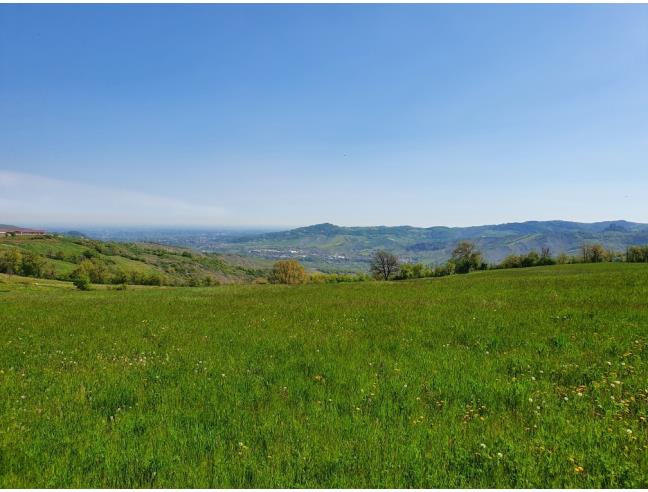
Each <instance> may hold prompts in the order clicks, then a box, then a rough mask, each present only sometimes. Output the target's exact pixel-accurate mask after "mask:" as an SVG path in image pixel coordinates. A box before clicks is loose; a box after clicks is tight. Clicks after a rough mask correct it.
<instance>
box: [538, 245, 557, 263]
mask: <svg viewBox="0 0 648 492" xmlns="http://www.w3.org/2000/svg"><path fill="white" fill-rule="evenodd" d="M555 264H556V260H554V259H553V258H552V257H551V250H550V249H549V247H547V246H545V247H544V248H542V251H541V252H540V259H539V260H538V265H555Z"/></svg>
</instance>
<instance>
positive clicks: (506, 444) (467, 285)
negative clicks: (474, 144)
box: [0, 264, 648, 487]
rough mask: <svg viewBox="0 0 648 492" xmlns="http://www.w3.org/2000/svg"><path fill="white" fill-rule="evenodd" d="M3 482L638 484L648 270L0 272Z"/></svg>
mask: <svg viewBox="0 0 648 492" xmlns="http://www.w3.org/2000/svg"><path fill="white" fill-rule="evenodd" d="M0 328H1V329H0V487H641V486H643V487H646V486H648V422H647V419H648V265H632V264H599V265H566V266H557V267H543V268H531V269H518V270H508V271H507V270H502V271H489V272H480V273H474V274H469V275H463V276H460V275H457V276H451V277H445V278H439V279H429V280H420V281H405V282H389V283H378V282H366V283H350V284H337V285H335V284H325V285H304V286H298V287H287V286H273V285H227V286H218V287H213V288H195V289H190V288H146V287H144V288H138V289H135V288H129V289H128V290H126V291H113V290H106V289H102V290H93V291H90V292H81V291H77V290H74V289H72V288H70V286H69V285H68V284H66V283H62V282H49V281H39V280H33V279H32V280H24V279H18V278H11V279H10V278H9V277H6V276H0Z"/></svg>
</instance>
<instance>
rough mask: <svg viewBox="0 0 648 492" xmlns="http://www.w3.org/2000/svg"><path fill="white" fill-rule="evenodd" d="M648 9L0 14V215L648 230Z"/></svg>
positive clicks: (70, 220)
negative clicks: (564, 223)
mask: <svg viewBox="0 0 648 492" xmlns="http://www.w3.org/2000/svg"><path fill="white" fill-rule="evenodd" d="M647 88H648V5H607V6H605V5H575V6H574V5H544V6H537V5H521V6H515V5H496V6H484V5H454V6H452V5H451V6H448V5H400V6H399V5H396V6H394V5H392V6H389V5H355V6H344V5H302V6H299V5H275V6H270V5H229V6H228V5H194V6H179V5H166V6H164V5H163V6H159V5H158V6H146V5H144V6H137V5H85V6H83V5H63V6H53V5H24V6H11V5H0V223H6V222H8V223H16V222H18V223H20V224H26V225H56V224H75V225H76V224H79V225H84V224H96V225H101V224H108V225H110V224H112V225H144V224H146V225H177V224H186V225H192V226H194V225H210V226H221V225H228V226H298V225H307V224H312V223H319V222H333V223H336V224H340V225H378V224H384V225H399V224H410V225H419V226H432V225H474V224H484V223H496V222H506V221H519V220H534V219H538V220H543V219H566V220H581V221H596V220H607V219H618V218H624V219H628V220H635V221H643V222H648V200H646V199H645V197H646V196H647V195H646V191H645V190H646V189H648V90H647Z"/></svg>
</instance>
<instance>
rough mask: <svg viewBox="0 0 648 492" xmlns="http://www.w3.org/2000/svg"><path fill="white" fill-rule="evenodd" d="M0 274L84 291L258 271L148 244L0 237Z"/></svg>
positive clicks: (227, 278) (246, 276) (209, 281)
mask: <svg viewBox="0 0 648 492" xmlns="http://www.w3.org/2000/svg"><path fill="white" fill-rule="evenodd" d="M244 263H248V264H244ZM0 273H8V274H15V275H24V276H29V277H40V278H50V279H59V280H73V281H75V282H77V284H78V285H79V286H80V287H79V288H87V287H88V284H89V283H90V282H92V283H94V284H139V285H176V286H178V285H184V286H208V285H213V284H218V283H227V282H244V281H251V280H252V279H254V278H256V277H259V276H261V275H263V274H264V269H260V268H259V267H258V266H253V265H251V264H249V260H242V261H238V260H233V258H232V257H228V258H227V259H225V258H223V257H222V256H221V255H218V254H202V253H198V252H195V251H188V250H183V249H179V248H173V247H167V246H160V245H154V244H139V243H138V244H125V243H112V242H102V241H96V240H91V239H85V238H79V237H76V238H75V237H65V236H47V237H5V238H1V239H0Z"/></svg>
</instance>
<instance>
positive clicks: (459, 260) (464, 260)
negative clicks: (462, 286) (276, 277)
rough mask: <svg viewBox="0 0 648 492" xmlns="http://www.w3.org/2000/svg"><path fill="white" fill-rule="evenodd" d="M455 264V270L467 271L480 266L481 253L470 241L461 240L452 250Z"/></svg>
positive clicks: (458, 271) (481, 261)
mask: <svg viewBox="0 0 648 492" xmlns="http://www.w3.org/2000/svg"><path fill="white" fill-rule="evenodd" d="M450 261H452V263H454V265H455V272H457V273H468V272H472V271H473V270H477V269H479V268H481V267H482V263H483V259H482V254H481V253H480V252H479V250H478V249H477V248H476V247H475V245H474V243H471V242H470V241H461V242H460V243H459V244H457V247H456V248H455V249H454V250H453V251H452V259H451V260H450Z"/></svg>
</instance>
